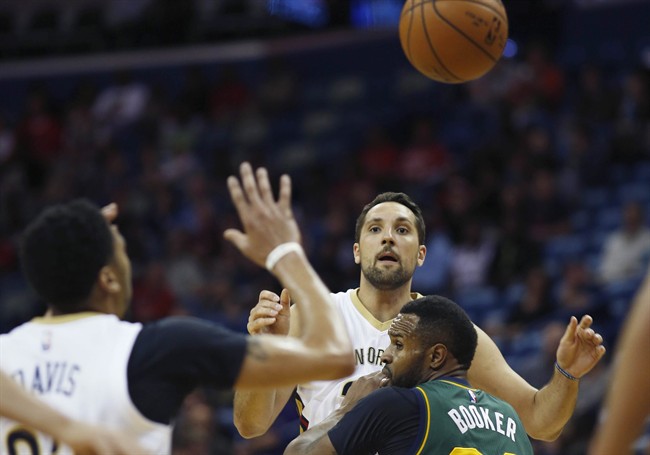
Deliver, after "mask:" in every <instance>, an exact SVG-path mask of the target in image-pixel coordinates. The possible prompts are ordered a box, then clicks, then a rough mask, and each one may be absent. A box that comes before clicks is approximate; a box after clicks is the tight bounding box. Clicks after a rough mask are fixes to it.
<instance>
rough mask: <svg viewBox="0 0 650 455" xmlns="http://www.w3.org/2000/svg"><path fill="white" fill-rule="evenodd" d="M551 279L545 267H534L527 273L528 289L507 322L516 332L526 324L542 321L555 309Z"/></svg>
mask: <svg viewBox="0 0 650 455" xmlns="http://www.w3.org/2000/svg"><path fill="white" fill-rule="evenodd" d="M553 306H554V305H553V301H552V300H551V285H550V280H549V277H548V275H547V274H546V272H545V271H544V268H543V267H534V268H532V269H530V270H529V271H528V274H527V275H526V290H525V291H524V295H523V296H522V298H521V300H520V301H519V303H518V304H517V305H516V306H515V307H514V308H513V310H512V311H511V312H510V314H509V315H508V317H507V319H506V322H507V324H508V325H509V326H510V329H512V331H514V332H519V331H520V330H522V328H523V327H525V326H526V324H530V323H533V322H540V321H541V320H542V319H543V318H544V317H546V316H548V315H549V314H551V312H552V311H553Z"/></svg>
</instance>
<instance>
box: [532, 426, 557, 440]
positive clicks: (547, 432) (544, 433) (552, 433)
mask: <svg viewBox="0 0 650 455" xmlns="http://www.w3.org/2000/svg"><path fill="white" fill-rule="evenodd" d="M561 434H562V428H560V429H559V430H553V429H551V428H544V429H541V430H540V431H531V432H529V433H528V436H530V437H531V438H533V439H536V440H538V441H544V442H553V441H555V440H556V439H557V438H559V437H560V435H561Z"/></svg>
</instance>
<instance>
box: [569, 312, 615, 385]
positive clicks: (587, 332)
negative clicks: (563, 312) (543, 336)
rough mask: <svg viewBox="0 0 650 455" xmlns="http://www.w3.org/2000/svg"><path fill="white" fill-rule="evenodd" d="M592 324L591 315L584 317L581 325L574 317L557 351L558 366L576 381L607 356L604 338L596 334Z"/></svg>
mask: <svg viewBox="0 0 650 455" xmlns="http://www.w3.org/2000/svg"><path fill="white" fill-rule="evenodd" d="M592 323H593V319H592V317H591V316H589V315H585V316H583V317H582V319H580V323H578V320H577V319H576V318H575V317H573V316H572V317H571V320H570V321H569V325H568V326H567V329H566V331H565V332H564V335H563V336H562V339H561V340H560V346H559V347H558V349H557V363H558V365H559V366H560V368H562V370H564V371H566V372H567V373H569V374H570V375H571V376H573V377H574V378H576V379H579V378H581V377H582V376H584V375H585V374H587V373H588V372H589V371H591V369H592V368H593V367H594V366H596V364H597V363H598V362H599V361H600V359H601V358H602V357H603V355H605V346H603V337H602V336H601V335H600V334H599V333H596V332H594V329H592V328H591V324H592Z"/></svg>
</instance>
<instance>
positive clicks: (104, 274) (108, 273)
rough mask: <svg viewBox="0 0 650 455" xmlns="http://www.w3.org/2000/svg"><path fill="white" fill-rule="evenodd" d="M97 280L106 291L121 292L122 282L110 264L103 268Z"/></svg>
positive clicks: (110, 292) (111, 292)
mask: <svg viewBox="0 0 650 455" xmlns="http://www.w3.org/2000/svg"><path fill="white" fill-rule="evenodd" d="M97 282H98V284H99V287H100V288H101V289H102V290H103V291H104V292H107V293H109V294H114V293H116V292H120V289H121V286H120V282H119V281H118V279H117V275H116V274H115V271H114V270H113V267H111V266H110V265H105V266H104V267H102V268H101V270H100V271H99V277H98V279H97Z"/></svg>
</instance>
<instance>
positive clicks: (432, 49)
mask: <svg viewBox="0 0 650 455" xmlns="http://www.w3.org/2000/svg"><path fill="white" fill-rule="evenodd" d="M399 37H400V41H401V43H402V49H404V53H405V54H406V57H407V58H408V59H409V61H410V62H411V64H412V65H413V66H414V67H415V68H416V69H417V70H418V71H420V72H421V73H422V74H424V75H425V76H427V77H430V78H431V79H433V80H435V81H439V82H445V83H448V84H457V83H460V82H466V81H471V80H472V79H477V78H479V77H481V76H483V75H484V74H485V73H487V72H488V71H490V69H492V67H493V66H494V65H495V64H496V63H497V61H498V60H499V58H500V57H501V54H502V53H503V49H504V47H505V45H506V40H507V38H508V17H507V16H506V11H505V8H504V7H503V3H501V0H406V3H405V4H404V8H402V15H401V17H400V22H399Z"/></svg>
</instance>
